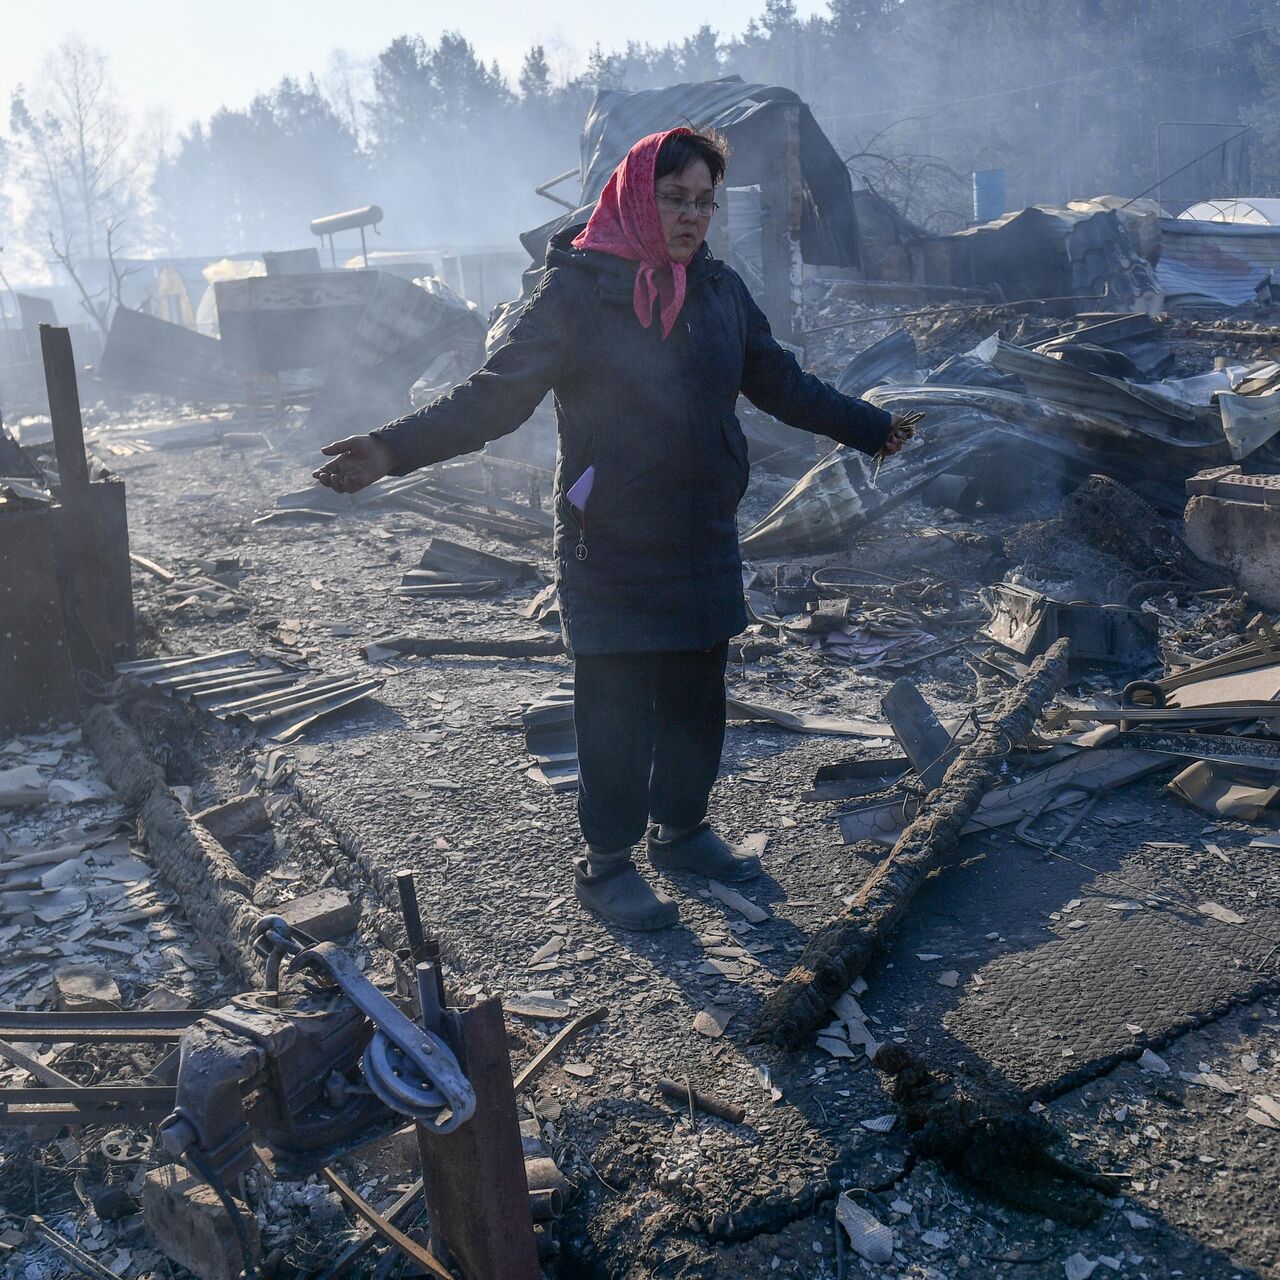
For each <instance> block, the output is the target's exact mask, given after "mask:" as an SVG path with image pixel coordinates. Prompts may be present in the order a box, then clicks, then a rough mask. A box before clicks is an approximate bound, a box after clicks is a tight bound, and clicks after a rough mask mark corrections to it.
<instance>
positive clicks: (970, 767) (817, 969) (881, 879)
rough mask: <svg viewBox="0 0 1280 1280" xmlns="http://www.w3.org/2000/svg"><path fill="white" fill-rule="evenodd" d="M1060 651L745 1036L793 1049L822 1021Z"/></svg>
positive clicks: (947, 781)
mask: <svg viewBox="0 0 1280 1280" xmlns="http://www.w3.org/2000/svg"><path fill="white" fill-rule="evenodd" d="M1067 650H1068V645H1067V641H1066V640H1058V641H1056V642H1055V643H1054V644H1053V646H1052V647H1051V648H1050V649H1049V651H1048V652H1047V653H1045V654H1044V655H1042V656H1041V657H1039V658H1037V659H1036V660H1035V662H1034V663H1032V666H1031V670H1030V671H1028V673H1027V675H1026V677H1025V678H1024V679H1023V680H1022V681H1021V682H1020V683H1019V684H1018V686H1017V687H1016V688H1015V689H1013V690H1012V691H1011V692H1010V693H1009V694H1008V695H1007V696H1006V698H1005V700H1004V701H1003V702H1002V703H1001V704H1000V706H999V708H998V709H997V711H996V714H995V716H994V718H993V719H992V721H991V723H990V724H989V725H987V727H986V728H984V729H983V730H982V731H981V732H980V733H979V734H978V736H977V737H976V738H975V739H974V740H973V742H971V743H970V744H969V745H968V746H967V747H965V749H964V750H963V751H962V752H961V753H960V754H959V755H958V756H957V757H956V759H955V761H954V762H953V763H952V765H951V767H950V768H949V769H948V770H947V772H946V776H945V777H944V778H943V779H942V781H941V783H939V784H938V787H937V790H935V791H933V792H931V793H930V794H929V796H928V797H927V799H926V800H925V802H924V805H923V806H922V808H921V810H920V812H919V813H918V814H917V815H916V817H915V819H914V821H912V823H911V824H910V826H908V827H907V829H906V830H905V831H904V832H903V833H902V834H901V835H900V836H899V837H898V842H897V844H895V845H894V847H893V851H892V852H891V853H890V854H889V856H888V857H887V858H886V859H885V860H884V862H882V863H881V864H880V865H879V866H878V867H877V868H876V869H875V870H874V871H873V872H872V873H871V875H870V876H868V877H867V880H866V883H865V884H864V885H863V886H862V888H861V889H860V890H859V892H858V895H857V897H856V898H854V900H853V901H852V902H851V903H850V904H849V906H848V907H847V908H846V909H845V911H844V912H843V913H842V914H841V915H839V916H837V917H836V918H835V919H834V920H832V921H831V922H830V923H829V924H827V925H825V926H824V927H823V928H822V929H820V930H819V931H818V933H816V934H815V935H814V936H813V937H812V938H811V939H810V941H809V945H808V946H807V947H805V949H804V954H803V955H802V956H801V957H800V962H799V963H798V964H797V965H796V966H795V968H793V969H792V970H791V972H790V973H789V974H787V976H786V977H785V978H784V979H783V980H782V984H781V985H780V986H779V987H778V989H777V990H776V991H774V992H773V994H772V995H770V997H769V998H768V999H767V1000H766V1001H765V1004H764V1008H763V1010H762V1011H761V1014H760V1021H759V1024H758V1025H757V1027H756V1031H755V1034H754V1036H753V1037H752V1038H753V1039H755V1040H771V1041H773V1043H775V1044H778V1045H782V1046H785V1047H795V1046H796V1045H798V1044H799V1043H800V1042H801V1041H802V1040H803V1039H804V1038H805V1037H806V1036H808V1035H809V1034H811V1033H812V1032H813V1031H815V1030H817V1028H818V1027H819V1026H821V1025H822V1023H823V1022H825V1021H826V1020H827V1017H828V1011H829V1010H830V1008H831V1005H832V1003H833V1001H835V1000H836V999H837V998H838V997H839V996H840V994H841V992H843V991H845V990H847V989H848V987H849V984H850V983H851V982H852V981H853V980H854V979H855V978H857V977H858V975H859V974H861V973H862V971H863V970H864V969H865V968H866V967H867V965H868V963H870V961H871V957H872V956H873V955H874V954H875V953H876V951H877V950H878V949H879V948H880V947H881V946H882V945H883V944H884V942H885V940H886V939H887V938H888V936H889V934H890V933H892V932H893V930H894V929H895V928H896V927H897V925H898V922H899V921H900V920H901V919H902V917H903V916H904V915H905V914H906V912H907V909H908V908H909V907H910V905H911V900H912V899H913V898H914V897H915V895H916V892H917V890H919V888H920V886H921V885H922V884H923V883H924V881H925V878H926V877H927V876H928V875H929V874H930V872H932V871H934V870H935V869H936V868H937V867H938V865H939V864H940V863H941V862H942V860H943V858H945V857H946V855H947V854H948V853H949V852H950V851H951V849H952V848H953V847H954V846H955V844H956V842H957V841H958V840H959V839H960V834H961V832H962V831H963V830H964V828H965V826H966V824H967V823H968V821H969V819H970V818H972V817H973V814H974V810H976V809H977V807H978V805H979V804H980V803H981V802H982V797H983V796H984V795H986V793H987V792H988V791H989V790H990V789H991V788H992V787H993V786H994V785H995V783H996V781H997V776H998V772H999V768H1000V763H1001V761H1003V760H1004V758H1005V757H1006V756H1007V755H1008V754H1009V752H1010V751H1012V750H1013V749H1014V748H1015V747H1016V746H1017V745H1018V744H1019V743H1020V742H1021V741H1022V740H1023V738H1025V737H1026V736H1027V734H1028V733H1029V732H1030V731H1031V729H1032V727H1033V726H1034V725H1035V722H1036V720H1037V719H1038V718H1039V716H1040V712H1041V711H1042V710H1043V709H1044V705H1045V703H1046V702H1048V701H1049V699H1050V698H1052V697H1053V695H1054V694H1055V693H1057V691H1058V689H1059V688H1060V687H1061V685H1062V682H1063V680H1064V679H1065V677H1066V674H1067Z"/></svg>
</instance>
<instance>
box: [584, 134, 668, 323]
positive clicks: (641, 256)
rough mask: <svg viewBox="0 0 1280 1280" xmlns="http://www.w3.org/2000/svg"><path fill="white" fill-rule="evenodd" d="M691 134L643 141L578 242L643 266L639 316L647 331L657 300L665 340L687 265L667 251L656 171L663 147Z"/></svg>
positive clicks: (638, 274)
mask: <svg viewBox="0 0 1280 1280" xmlns="http://www.w3.org/2000/svg"><path fill="white" fill-rule="evenodd" d="M692 132H693V130H692V129H685V128H679V129H668V130H667V131H666V132H665V133H651V134H650V135H649V136H648V137H647V138H641V139H640V141H639V142H637V143H636V144H635V146H633V147H632V148H631V150H630V151H628V152H627V155H626V158H625V159H624V160H623V161H622V163H621V164H620V165H619V166H618V167H617V168H616V169H615V170H614V171H613V173H612V175H611V176H610V178H609V181H608V182H607V183H605V188H604V191H603V192H602V193H601V196H600V199H599V201H598V202H597V203H596V207H595V210H594V211H593V212H592V214H591V218H590V220H589V221H588V223H587V225H586V227H585V228H584V229H583V230H582V232H581V233H580V234H579V235H578V236H577V238H576V239H575V240H574V242H573V243H574V246H575V248H578V249H595V250H598V251H599V252H600V253H612V254H614V255H616V256H617V257H619V258H626V259H627V260H628V261H630V262H637V263H639V266H638V267H637V268H636V285H635V292H634V293H633V295H632V304H633V305H634V307H635V310H636V317H637V319H639V321H640V323H641V324H642V325H644V327H645V328H646V329H647V328H648V327H649V326H650V325H651V324H652V323H653V304H654V301H655V300H656V301H657V302H658V304H659V315H660V316H661V318H662V336H663V337H664V338H666V337H667V336H668V335H669V334H670V333H671V329H672V327H673V326H674V324H675V322H676V317H677V316H679V314H680V308H681V307H683V306H684V291H685V267H684V263H682V262H672V261H671V255H670V254H669V253H668V252H667V241H666V237H665V236H664V235H663V234H662V221H661V219H660V218H659V217H658V200H657V195H656V193H655V191H654V176H653V173H654V169H655V168H656V167H657V163H658V151H659V149H660V148H661V146H662V144H663V143H664V142H665V141H666V140H667V139H668V138H670V137H671V136H672V135H673V134H678V133H692Z"/></svg>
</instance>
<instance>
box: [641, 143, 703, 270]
mask: <svg viewBox="0 0 1280 1280" xmlns="http://www.w3.org/2000/svg"><path fill="white" fill-rule="evenodd" d="M655 190H656V194H657V198H658V216H659V217H660V218H661V219H662V237H663V239H664V240H665V241H666V242H667V252H668V253H669V254H670V255H671V261H672V262H688V261H689V260H690V259H691V258H692V257H693V255H694V254H695V253H697V252H698V250H699V249H701V248H702V242H703V241H704V240H705V239H706V238H707V227H708V226H709V225H710V223H711V214H710V213H707V214H705V215H703V214H699V213H698V211H697V210H696V209H695V208H693V203H695V202H696V203H700V204H703V205H704V207H705V206H706V205H709V204H711V203H712V201H713V200H714V199H715V185H714V184H713V183H712V181H711V170H710V169H708V168H707V162H706V161H705V160H695V161H694V162H693V164H691V165H690V166H689V167H688V168H687V169H685V170H684V171H683V172H682V173H669V174H667V175H666V176H665V177H663V178H659V179H658V181H657V183H656V184H655Z"/></svg>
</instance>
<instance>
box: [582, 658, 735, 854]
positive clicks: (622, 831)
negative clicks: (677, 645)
mask: <svg viewBox="0 0 1280 1280" xmlns="http://www.w3.org/2000/svg"><path fill="white" fill-rule="evenodd" d="M728 654H729V645H728V642H727V641H726V642H724V643H723V644H718V645H716V646H715V648H713V649H709V650H707V651H706V652H705V653H703V652H692V653H609V654H580V655H579V656H578V658H577V660H576V662H575V672H574V688H573V723H574V727H575V729H576V730H577V734H578V780H579V785H578V821H579V822H580V823H581V824H582V835H583V838H584V839H585V840H586V842H587V844H588V845H590V846H591V847H592V848H593V849H596V850H599V851H601V852H609V853H612V852H614V851H618V850H624V849H630V847H631V846H632V845H633V844H635V843H636V842H637V841H638V840H640V839H641V837H642V836H643V835H644V833H645V830H646V828H647V826H648V824H649V822H650V821H653V822H658V823H663V824H665V825H666V826H669V827H672V828H675V829H684V828H687V827H695V826H697V825H698V823H700V822H701V821H702V820H703V818H705V817H706V814H707V799H708V797H709V796H710V795H711V788H712V786H713V785H714V784H715V780H716V774H717V773H718V772H719V771H720V752H721V749H722V748H723V746H724V713H725V707H724V696H725V695H724V669H725V663H726V661H727V659H728Z"/></svg>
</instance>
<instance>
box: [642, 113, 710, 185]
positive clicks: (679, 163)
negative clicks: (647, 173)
mask: <svg viewBox="0 0 1280 1280" xmlns="http://www.w3.org/2000/svg"><path fill="white" fill-rule="evenodd" d="M699 160H705V161H706V162H707V168H708V169H710V170H711V185H712V186H716V185H717V184H719V183H720V182H722V181H724V170H725V165H727V164H728V162H729V144H728V142H726V141H725V137H724V134H722V133H719V132H717V131H716V130H715V129H712V128H710V127H707V128H703V129H695V130H694V131H693V132H692V133H673V134H672V135H671V136H670V137H669V138H667V140H666V141H665V142H664V143H663V144H662V146H660V147H659V148H658V160H657V163H656V164H655V165H654V168H653V178H654V181H655V182H656V181H657V180H658V179H659V178H665V177H667V176H668V175H669V174H672V173H683V172H684V171H685V170H686V169H687V168H688V167H689V166H690V165H691V164H697V163H698V161H699Z"/></svg>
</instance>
